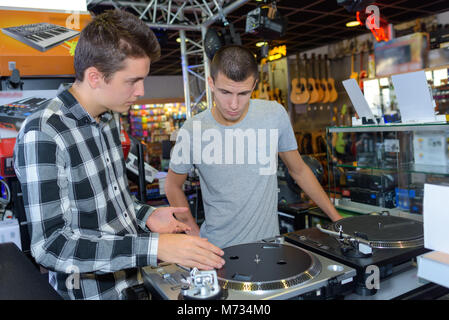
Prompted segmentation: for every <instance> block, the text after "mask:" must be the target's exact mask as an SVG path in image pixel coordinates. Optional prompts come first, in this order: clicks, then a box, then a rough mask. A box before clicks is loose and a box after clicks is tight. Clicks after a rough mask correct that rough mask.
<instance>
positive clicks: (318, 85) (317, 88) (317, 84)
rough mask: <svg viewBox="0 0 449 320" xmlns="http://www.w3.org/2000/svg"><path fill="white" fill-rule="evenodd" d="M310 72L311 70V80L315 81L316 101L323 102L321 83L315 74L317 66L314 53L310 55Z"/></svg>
mask: <svg viewBox="0 0 449 320" xmlns="http://www.w3.org/2000/svg"><path fill="white" fill-rule="evenodd" d="M312 70H313V78H314V79H315V88H316V91H317V92H318V101H317V102H321V101H323V97H324V92H323V88H322V87H321V81H320V79H319V75H318V74H317V71H318V70H317V65H316V59H315V53H312Z"/></svg>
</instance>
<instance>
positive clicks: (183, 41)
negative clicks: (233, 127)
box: [87, 0, 249, 118]
mask: <svg viewBox="0 0 449 320" xmlns="http://www.w3.org/2000/svg"><path fill="white" fill-rule="evenodd" d="M248 1H249V0H238V1H229V0H212V1H206V0H185V1H180V0H149V1H121V0H90V1H88V3H87V4H88V5H89V4H99V3H101V4H106V5H112V6H113V7H114V8H116V9H132V11H134V12H135V13H136V15H137V16H138V17H139V19H141V20H142V21H144V22H145V23H146V24H147V25H148V26H149V27H151V28H158V29H171V30H178V31H179V39H180V41H179V42H180V49H181V66H182V75H183V82H184V98H185V106H186V109H187V118H190V117H191V116H192V113H193V114H194V113H197V112H198V111H199V110H202V109H203V108H205V107H206V108H211V107H212V95H211V91H210V87H209V84H208V81H207V78H208V77H209V74H210V71H209V59H208V58H207V56H206V53H205V50H204V44H203V40H201V41H200V42H198V41H194V40H193V39H189V38H188V37H187V35H186V32H191V31H194V32H201V39H204V37H205V35H206V32H207V29H208V28H209V26H211V25H212V24H213V23H215V22H216V21H219V20H221V21H222V22H224V23H226V22H227V21H226V15H227V14H229V13H231V12H232V11H234V10H236V9H237V8H239V7H241V6H242V5H244V4H245V3H246V2H248ZM227 3H229V4H227ZM193 58H195V61H202V62H201V63H197V64H189V60H192V59H193ZM198 58H200V59H198ZM201 83H203V84H204V86H201V85H199V84H201ZM195 85H196V88H193V86H195ZM192 92H194V93H195V94H194V95H192ZM204 98H206V99H204Z"/></svg>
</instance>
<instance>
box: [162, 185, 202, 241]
mask: <svg viewBox="0 0 449 320" xmlns="http://www.w3.org/2000/svg"><path fill="white" fill-rule="evenodd" d="M166 195H167V199H168V202H169V203H170V206H171V207H184V208H187V209H189V210H188V212H186V213H183V214H179V213H178V214H176V219H178V220H179V221H181V222H183V223H185V224H187V225H188V226H189V227H190V228H192V230H191V231H190V232H189V234H194V235H198V234H199V227H198V225H197V224H196V221H195V219H194V218H193V216H192V213H191V212H190V207H189V203H188V202H187V198H186V195H185V194H184V191H183V190H182V189H181V188H179V187H177V186H168V188H166Z"/></svg>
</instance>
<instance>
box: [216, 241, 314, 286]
mask: <svg viewBox="0 0 449 320" xmlns="http://www.w3.org/2000/svg"><path fill="white" fill-rule="evenodd" d="M223 251H224V256H223V258H224V259H225V261H226V263H225V265H224V267H223V268H222V269H220V270H217V276H218V280H219V283H220V285H221V286H222V287H223V288H224V289H226V288H229V289H235V290H245V291H255V290H274V289H281V288H288V287H291V286H294V285H297V284H300V283H304V282H306V281H308V280H310V279H312V278H314V277H315V276H316V275H318V274H319V273H320V271H321V264H320V262H319V261H318V260H317V259H316V258H315V257H314V255H312V254H310V253H308V252H306V251H304V250H302V249H300V248H297V247H293V246H290V245H282V244H274V243H248V244H241V245H237V246H232V247H228V248H225V249H223Z"/></svg>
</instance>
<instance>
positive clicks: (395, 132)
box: [326, 123, 449, 221]
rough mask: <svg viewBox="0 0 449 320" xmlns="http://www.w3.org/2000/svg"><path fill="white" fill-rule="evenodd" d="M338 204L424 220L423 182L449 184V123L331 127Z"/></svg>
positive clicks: (330, 155)
mask: <svg viewBox="0 0 449 320" xmlns="http://www.w3.org/2000/svg"><path fill="white" fill-rule="evenodd" d="M326 133H327V140H328V141H327V142H328V146H329V147H328V166H329V167H328V171H329V180H330V181H329V190H328V191H329V195H330V197H331V199H332V200H333V201H334V204H335V206H336V208H337V209H340V210H347V211H352V212H357V213H360V214H368V213H372V212H382V211H388V212H389V213H390V214H391V215H396V216H403V217H407V218H412V219H416V220H421V221H422V211H423V197H424V194H423V193H424V184H425V183H432V184H448V185H449V157H448V153H449V124H442V123H432V124H413V125H404V124H389V125H379V126H356V127H328V128H327V129H326Z"/></svg>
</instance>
